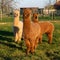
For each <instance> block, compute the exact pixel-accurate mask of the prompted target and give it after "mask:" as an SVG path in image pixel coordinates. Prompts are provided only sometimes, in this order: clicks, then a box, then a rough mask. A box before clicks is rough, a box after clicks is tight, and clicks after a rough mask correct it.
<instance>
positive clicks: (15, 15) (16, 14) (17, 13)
mask: <svg viewBox="0 0 60 60" xmlns="http://www.w3.org/2000/svg"><path fill="white" fill-rule="evenodd" d="M13 12H14V17H19V16H20V11H19V10H17V9H16V10H14V11H13Z"/></svg>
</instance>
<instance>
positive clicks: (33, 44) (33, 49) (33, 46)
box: [30, 41, 35, 54]
mask: <svg viewBox="0 0 60 60" xmlns="http://www.w3.org/2000/svg"><path fill="white" fill-rule="evenodd" d="M30 43H31V47H30V49H31V50H30V51H31V53H32V54H33V53H34V51H35V41H32V42H30Z"/></svg>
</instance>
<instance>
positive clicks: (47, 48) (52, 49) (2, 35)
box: [0, 20, 60, 60]
mask: <svg viewBox="0 0 60 60" xmlns="http://www.w3.org/2000/svg"><path fill="white" fill-rule="evenodd" d="M5 22H6V21H5ZM53 24H54V26H55V30H54V33H53V42H52V44H48V39H47V37H46V35H44V36H43V43H42V44H38V47H37V48H36V50H35V53H34V55H32V54H29V55H28V56H26V55H25V50H26V46H25V43H24V40H22V41H21V43H20V44H17V43H15V42H14V36H13V31H12V30H13V28H12V20H11V21H10V22H9V20H8V22H7V23H6V24H0V60H60V22H53Z"/></svg>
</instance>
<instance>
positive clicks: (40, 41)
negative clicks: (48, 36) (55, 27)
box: [39, 35, 42, 43]
mask: <svg viewBox="0 0 60 60" xmlns="http://www.w3.org/2000/svg"><path fill="white" fill-rule="evenodd" d="M39 43H42V35H40V38H39Z"/></svg>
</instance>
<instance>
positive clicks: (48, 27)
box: [33, 13, 54, 43]
mask: <svg viewBox="0 0 60 60" xmlns="http://www.w3.org/2000/svg"><path fill="white" fill-rule="evenodd" d="M33 22H39V25H40V27H41V34H42V35H43V34H47V35H48V38H49V40H48V43H52V37H53V31H54V25H53V24H52V23H51V22H48V21H46V22H40V21H38V14H37V13H34V14H33ZM42 35H41V36H40V37H41V39H40V43H42Z"/></svg>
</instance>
